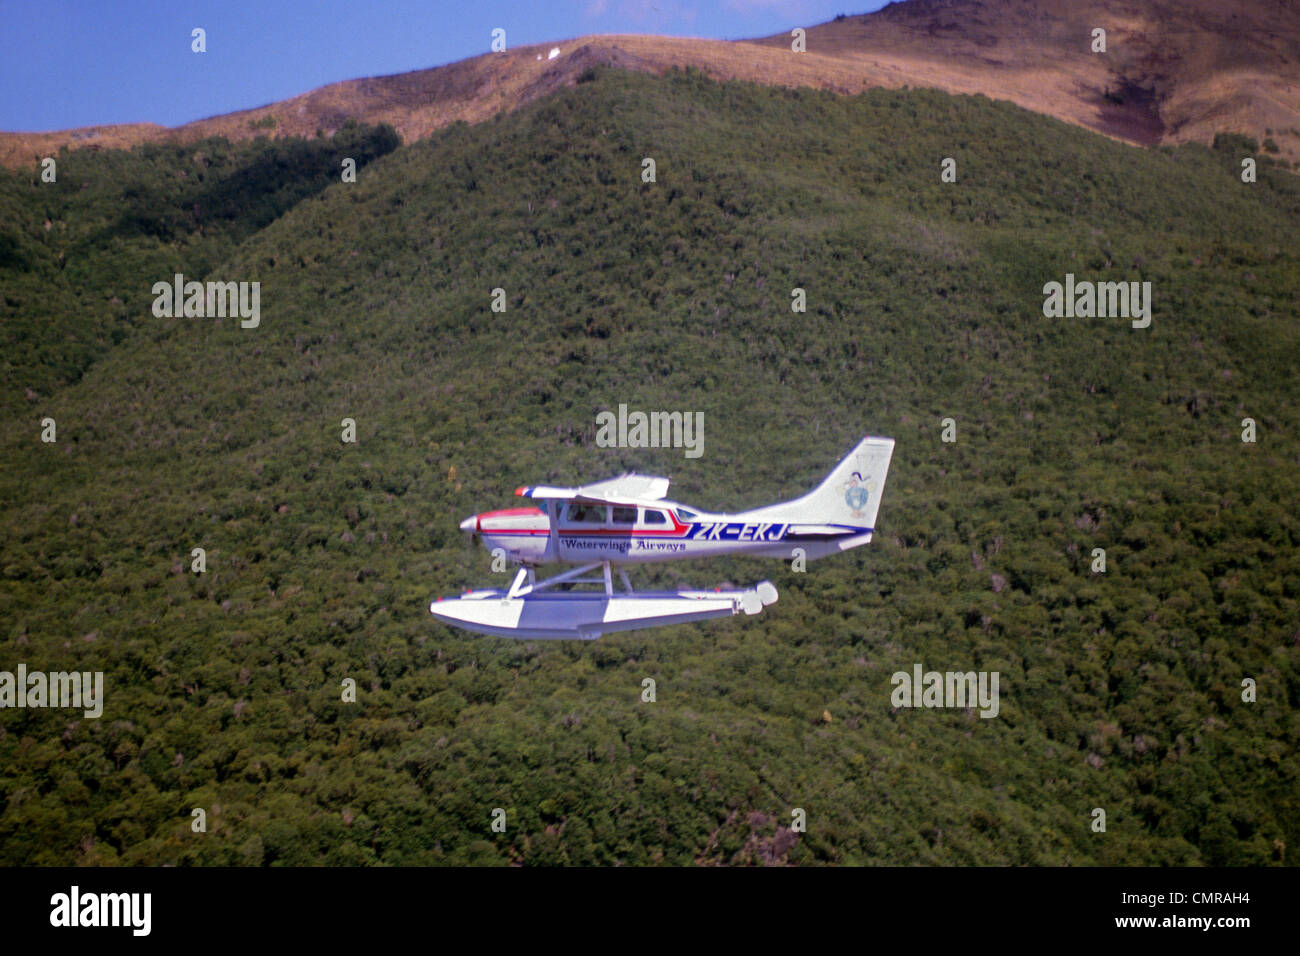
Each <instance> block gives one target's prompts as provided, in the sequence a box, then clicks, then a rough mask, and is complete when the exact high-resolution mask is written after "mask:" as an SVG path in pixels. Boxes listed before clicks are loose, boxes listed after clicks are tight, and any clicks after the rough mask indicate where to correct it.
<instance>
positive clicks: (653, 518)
mask: <svg viewBox="0 0 1300 956" xmlns="http://www.w3.org/2000/svg"><path fill="white" fill-rule="evenodd" d="M645 523H646V524H667V523H668V519H667V518H666V517H664V513H663V512H662V511H651V510H649V509H648V508H647V509H646V513H645Z"/></svg>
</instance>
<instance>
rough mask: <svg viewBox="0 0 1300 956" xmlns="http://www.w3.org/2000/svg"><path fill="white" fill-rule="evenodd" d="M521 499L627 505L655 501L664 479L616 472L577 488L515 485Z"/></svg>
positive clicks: (664, 486)
mask: <svg viewBox="0 0 1300 956" xmlns="http://www.w3.org/2000/svg"><path fill="white" fill-rule="evenodd" d="M515 494H516V495H519V496H520V497H521V498H545V499H551V500H557V501H586V502H591V503H593V504H607V505H630V504H637V503H642V502H646V501H659V500H661V499H662V498H663V497H664V496H665V495H667V494H668V479H667V478H656V477H653V476H651V475H635V474H627V475H619V476H618V477H617V478H608V479H606V480H605V481H597V482H595V483H593V484H590V485H583V486H582V487H580V488H554V487H551V486H549V485H525V486H523V487H522V488H516V489H515Z"/></svg>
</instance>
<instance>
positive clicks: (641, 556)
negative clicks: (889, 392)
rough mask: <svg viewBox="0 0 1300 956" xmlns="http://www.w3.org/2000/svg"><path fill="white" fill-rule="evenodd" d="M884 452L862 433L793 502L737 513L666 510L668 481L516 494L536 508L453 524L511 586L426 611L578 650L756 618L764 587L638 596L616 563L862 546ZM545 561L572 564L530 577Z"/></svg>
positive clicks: (816, 554) (640, 479)
mask: <svg viewBox="0 0 1300 956" xmlns="http://www.w3.org/2000/svg"><path fill="white" fill-rule="evenodd" d="M893 453H894V440H893V439H892V438H873V437H871V436H867V437H866V438H864V439H863V440H862V441H861V442H859V443H858V445H857V446H856V447H855V448H854V449H853V450H852V451H851V452H849V454H848V456H847V457H846V458H845V459H844V460H843V461H841V462H840V463H839V464H838V465H836V466H835V468H834V469H833V470H832V471H831V473H830V474H829V475H827V477H826V479H825V480H824V481H823V482H822V483H821V484H820V485H818V486H817V487H816V488H814V489H813V490H812V491H810V492H809V493H808V494H806V495H804V496H803V497H802V498H796V499H794V500H793V501H785V502H781V503H779V504H773V505H766V506H765V507H762V508H756V509H754V510H752V511H744V512H741V513H739V514H717V513H712V512H707V511H704V510H702V509H699V508H689V507H686V506H685V505H681V504H678V503H677V502H675V501H669V500H667V497H666V496H667V494H668V484H669V482H668V479H667V478H656V477H652V476H650V475H638V474H625V475H621V476H619V477H617V478H610V479H608V480H606V481H598V482H596V483H594V484H590V485H583V486H581V487H578V488H556V487H549V486H546V485H532V486H524V487H522V488H517V489H516V490H515V494H516V495H517V496H519V497H521V498H528V499H531V500H532V501H535V502H537V504H536V505H534V506H532V507H526V508H508V509H506V510H503V511H486V512H483V513H481V514H475V515H470V516H469V517H468V518H466V519H465V520H464V521H462V522H461V523H460V528H461V530H462V531H465V532H467V533H469V534H471V535H473V536H475V537H476V538H478V539H479V540H480V541H481V542H482V544H483V546H484V547H485V548H487V549H488V550H489V551H491V552H493V553H494V554H498V555H499V554H504V556H505V557H506V558H507V559H508V560H509V561H511V562H513V563H515V564H518V565H520V568H519V571H518V573H517V574H516V575H515V578H514V581H513V583H512V584H511V585H510V587H508V588H481V589H477V590H467V591H466V592H465V593H464V594H461V595H458V596H456V597H448V598H438V599H437V600H435V601H434V602H433V603H432V604H430V605H429V610H430V611H431V612H432V613H433V616H434V617H436V618H438V619H439V620H440V621H443V622H445V623H447V624H450V625H452V626H453V627H460V628H465V629H467V630H470V631H476V632H478V633H480V634H491V635H496V636H500V637H513V638H524V639H528V638H552V639H561V640H566V639H567V640H583V641H590V640H595V639H596V638H598V637H600V636H601V635H602V634H605V633H608V632H610V631H630V630H635V629H637V628H643V627H656V626H659V625H664V624H681V623H685V622H688V621H702V620H707V619H709V618H714V617H726V616H729V615H733V614H740V613H741V612H744V613H745V614H758V613H759V612H761V611H762V610H763V608H765V607H767V606H768V605H770V604H773V603H775V601H776V597H777V594H776V588H775V587H773V585H772V583H771V582H770V581H763V582H761V583H759V584H757V585H755V586H754V587H752V588H747V589H745V590H741V591H723V590H721V589H715V590H713V591H692V590H679V591H637V590H635V589H634V588H633V587H632V582H631V581H630V580H629V579H628V576H627V571H626V570H624V567H623V566H624V565H628V564H648V563H653V562H660V561H680V560H683V559H692V558H710V557H716V556H718V555H723V554H731V555H746V556H751V557H767V558H782V559H785V560H791V559H794V560H798V559H800V558H803V559H806V560H809V561H811V560H816V559H817V558H824V557H827V556H828V555H832V554H838V553H840V552H841V551H847V550H849V549H850V548H856V547H858V546H860V545H864V544H866V543H867V542H869V541H870V540H871V536H872V534H873V533H874V532H875V524H876V515H877V514H878V512H879V511H880V499H881V495H882V494H883V493H884V490H885V475H886V473H887V472H888V471H889V461H890V458H891V457H892V456H893ZM544 564H574V565H577V567H575V568H573V569H571V570H569V571H565V572H563V573H561V574H557V575H555V576H553V577H549V578H546V579H544V580H538V579H537V576H536V568H537V567H538V566H540V565H544ZM612 569H617V573H618V576H619V578H620V580H621V582H622V585H623V590H621V591H620V590H616V589H615V587H614V580H613V573H612ZM577 585H596V586H597V589H596V590H578V589H577V588H576V586H577Z"/></svg>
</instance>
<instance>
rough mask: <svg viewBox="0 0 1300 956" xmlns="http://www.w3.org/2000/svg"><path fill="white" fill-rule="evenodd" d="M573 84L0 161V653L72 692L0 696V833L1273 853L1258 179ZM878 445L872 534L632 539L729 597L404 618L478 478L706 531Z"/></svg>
mask: <svg viewBox="0 0 1300 956" xmlns="http://www.w3.org/2000/svg"><path fill="white" fill-rule="evenodd" d="M582 79H583V81H584V82H581V83H579V84H578V85H577V86H576V87H573V88H570V89H565V90H562V91H560V92H558V93H556V94H554V95H552V96H550V97H548V98H546V99H544V100H541V101H538V102H536V103H533V104H531V105H529V106H527V107H524V108H522V109H520V110H518V111H517V112H514V113H512V114H510V115H507V116H501V117H498V118H497V119H496V120H493V121H489V122H486V123H483V124H481V125H478V126H472V127H471V126H466V125H464V124H457V125H454V126H451V127H449V128H447V129H445V130H443V131H441V132H439V133H436V134H435V135H434V136H433V137H432V138H431V139H429V140H426V141H422V142H419V143H415V144H411V145H407V146H402V147H400V148H396V149H394V147H395V146H396V141H395V137H393V136H392V134H391V131H389V130H371V129H362V128H358V129H353V130H349V131H347V133H348V135H349V136H351V137H353V138H352V139H351V140H348V141H347V142H345V143H340V142H336V141H332V140H328V139H324V138H322V139H319V140H307V141H302V140H284V141H278V142H276V143H275V144H268V143H265V142H262V143H251V144H244V145H240V146H228V145H225V144H224V143H221V142H218V141H210V142H206V143H202V144H198V145H197V146H194V147H185V148H177V147H168V148H165V149H164V148H160V147H159V148H150V149H142V150H136V151H132V152H130V153H119V152H113V151H102V152H97V153H92V152H87V151H81V152H76V153H73V154H71V155H68V156H66V157H65V158H63V159H62V160H61V161H60V172H59V178H58V182H57V183H56V184H48V183H41V182H40V178H39V174H38V173H37V172H33V171H31V170H27V171H23V172H20V173H7V172H6V173H3V174H0V208H2V209H3V216H2V217H0V283H3V296H4V313H3V330H4V333H3V334H4V341H5V343H6V345H5V356H4V363H5V364H4V373H3V374H4V377H3V382H0V385H2V386H3V395H0V409H2V410H3V413H4V414H3V425H2V428H0V456H2V458H0V461H2V462H3V464H2V465H0V508H2V509H3V510H2V511H0V534H2V535H3V558H2V559H0V620H2V621H3V631H2V632H0V638H2V643H0V670H10V671H12V670H14V669H15V668H16V666H17V664H18V663H19V662H23V663H25V664H26V665H27V667H28V669H30V670H37V669H41V670H69V669H73V668H75V669H78V670H86V671H96V670H102V671H103V672H104V674H105V683H106V694H105V697H106V699H105V704H104V713H103V716H102V717H101V718H99V719H84V718H82V716H81V714H80V712H73V711H59V710H48V709H47V710H39V709H25V710H18V709H6V710H4V711H2V712H0V860H2V861H3V862H4V863H6V864H10V865H13V864H66V863H77V864H106V863H127V864H139V863H147V864H162V863H175V864H237V865H242V864H249V865H265V864H281V865H285V864H315V863H328V864H353V863H385V864H414V863H502V864H504V863H512V862H520V863H528V864H544V863H564V862H567V863H602V864H614V863H624V864H644V863H654V862H667V863H673V864H684V863H695V862H699V863H773V862H790V863H798V864H816V863H892V864H915V863H925V864H1066V863H1069V864H1082V865H1090V864H1135V865H1150V864H1196V863H1206V864H1228V865H1243V864H1250V865H1257V864H1285V863H1289V862H1291V861H1292V859H1293V857H1294V851H1291V850H1289V847H1294V846H1295V845H1296V842H1297V840H1300V832H1298V830H1300V827H1298V824H1297V820H1300V800H1298V799H1297V794H1300V786H1298V781H1297V772H1298V771H1300V758H1297V748H1296V745H1297V737H1298V736H1300V733H1298V730H1300V726H1298V725H1297V718H1296V713H1297V711H1296V706H1297V703H1300V675H1298V673H1297V656H1298V655H1300V617H1298V615H1297V608H1298V601H1297V597H1298V591H1300V558H1298V557H1297V555H1298V553H1300V552H1298V550H1297V544H1298V543H1300V518H1297V515H1296V509H1295V503H1296V502H1297V501H1298V500H1300V474H1298V472H1297V464H1300V442H1297V439H1296V435H1297V428H1298V427H1300V420H1298V418H1300V403H1297V401H1296V391H1297V389H1296V361H1297V357H1298V356H1300V325H1298V324H1297V318H1298V316H1297V289H1298V287H1300V261H1298V258H1297V251H1296V244H1295V228H1296V223H1297V222H1300V181H1297V180H1296V178H1295V177H1294V176H1292V175H1291V174H1289V173H1285V172H1281V171H1278V170H1276V169H1274V168H1271V167H1270V165H1269V164H1268V162H1267V161H1266V158H1263V157H1258V159H1259V162H1260V169H1259V181H1258V182H1256V183H1250V184H1247V183H1243V182H1242V181H1241V177H1240V172H1241V159H1242V158H1243V156H1245V155H1248V153H1247V151H1253V150H1254V148H1255V147H1254V144H1252V143H1249V142H1244V141H1242V140H1241V139H1240V138H1233V137H1224V138H1222V139H1221V141H1220V142H1219V144H1218V148H1216V149H1213V150H1211V149H1208V148H1205V147H1200V146H1186V147H1179V148H1177V149H1167V148H1162V149H1159V150H1145V149H1138V148H1133V147H1129V146H1125V145H1122V144H1119V143H1116V142H1114V141H1111V140H1108V139H1105V138H1103V137H1101V136H1099V135H1095V134H1091V133H1087V132H1083V131H1080V130H1079V129H1077V128H1074V127H1070V126H1067V125H1065V124H1063V123H1061V122H1058V121H1055V120H1051V119H1047V118H1044V117H1041V116H1038V115H1035V114H1031V113H1028V112H1025V111H1023V110H1020V109H1018V108H1016V107H1013V106H1010V105H1008V104H1004V103H995V102H992V101H989V100H987V99H985V98H983V97H978V96H977V97H963V96H950V95H948V94H943V93H938V92H933V91H915V90H910V91H909V90H904V91H881V90H875V91H870V92H867V93H864V94H862V95H857V96H849V97H838V96H835V95H832V94H829V93H818V92H812V91H807V90H802V91H800V90H784V89H771V88H762V87H758V86H753V85H748V84H741V83H727V84H719V83H715V82H713V81H710V80H708V79H705V78H703V77H702V76H700V75H699V74H697V73H690V72H688V73H679V72H674V73H670V74H669V75H667V76H665V77H661V78H656V77H653V76H649V75H644V74H636V73H624V72H620V71H612V70H608V71H607V70H593V71H590V72H588V73H587V74H584V76H583V78H582ZM339 135H340V136H342V135H344V134H343V133H340V134H339ZM363 153H364V158H365V159H369V160H370V161H369V162H368V163H363V162H362V158H363V156H362V154H363ZM342 156H354V157H357V159H358V166H359V167H360V170H359V172H358V176H357V181H356V182H355V183H345V182H341V181H339V176H338V170H339V162H340V157H342ZM200 157H203V158H202V159H200ZM647 157H649V158H653V159H654V160H655V164H656V182H653V183H646V182H643V181H642V175H641V173H642V168H643V167H642V161H643V159H645V158H647ZM945 157H952V158H954V159H955V160H956V169H957V181H956V182H953V183H944V182H941V180H940V163H941V161H942V160H943V159H944V158H945ZM205 162H206V163H207V164H209V165H207V166H205V165H204V164H205ZM200 169H204V170H206V172H205V173H204V175H203V178H202V181H201V182H200V181H198V170H200ZM214 170H220V171H221V172H220V175H215V174H214V172H213V171H214ZM327 184H328V185H327ZM47 220H48V222H49V225H48V227H47V226H46V222H47ZM175 272H184V273H186V275H187V277H192V278H198V279H204V278H216V279H221V280H230V281H250V282H251V281H257V282H260V283H261V322H260V325H259V326H258V327H257V328H255V329H248V328H241V327H240V323H239V322H238V321H233V320H230V319H225V320H216V319H205V318H157V317H155V316H154V315H153V313H152V312H151V310H150V304H151V302H152V300H153V296H152V295H151V294H150V289H151V287H152V285H153V284H154V283H155V282H158V281H169V280H170V279H171V277H172V274H173V273H175ZM1067 273H1073V274H1075V275H1076V276H1078V277H1079V278H1087V279H1091V280H1095V281H1109V280H1115V281H1149V282H1151V284H1152V289H1153V300H1154V307H1153V313H1152V322H1151V325H1150V327H1149V328H1146V329H1134V328H1132V327H1131V324H1130V322H1129V321H1128V320H1127V319H1124V318H1107V319H1097V318H1071V319H1049V318H1045V317H1044V314H1043V286H1044V284H1045V283H1048V282H1051V281H1058V282H1059V281H1062V280H1063V279H1064V277H1065V275H1066V274H1067ZM796 287H798V288H802V289H804V290H806V294H807V303H808V309H807V312H806V313H803V314H798V313H792V311H791V290H792V289H795V288H796ZM495 288H502V289H504V290H505V292H506V301H507V311H505V312H504V313H494V312H492V311H491V310H490V303H491V300H492V290H493V289H495ZM619 403H626V404H628V405H629V406H630V407H633V408H642V409H662V410H680V411H688V410H689V411H702V412H704V414H705V423H706V428H705V445H704V454H703V456H702V457H700V458H698V459H688V458H686V457H685V456H684V455H683V454H682V452H681V450H672V449H659V450H653V451H651V450H635V449H623V450H619V449H604V448H597V447H596V446H595V441H594V437H595V424H594V421H595V416H596V414H597V413H598V412H599V411H601V410H604V409H613V408H616V407H617V405H618V404H619ZM46 417H50V418H53V419H55V421H56V422H57V442H55V443H46V442H42V441H41V430H42V426H41V420H42V419H43V418H46ZM344 418H352V419H354V420H355V422H356V427H357V435H358V442H357V443H356V444H345V443H343V442H342V441H341V440H340V434H341V428H342V426H341V423H342V420H343V419H344ZM945 418H951V419H953V421H954V423H955V427H956V437H957V440H956V442H954V443H947V442H944V441H942V440H941V432H942V427H941V424H940V423H941V420H943V419H945ZM1244 418H1251V419H1253V420H1254V421H1255V423H1256V427H1257V432H1258V441H1256V442H1254V443H1245V442H1243V441H1242V440H1241V433H1242V428H1243V426H1242V420H1243V419H1244ZM866 433H871V434H878V435H888V436H892V437H894V438H895V439H896V440H897V449H896V452H895V455H894V462H893V467H892V470H891V472H890V476H889V484H888V488H887V490H886V493H885V499H884V505H883V507H882V510H881V512H880V517H879V521H878V529H879V530H878V533H877V536H876V539H875V541H873V542H872V543H871V544H870V545H869V546H867V547H864V548H860V549H858V550H855V551H853V552H850V553H848V554H844V555H841V556H838V557H835V558H830V559H827V560H824V561H820V562H816V563H812V564H809V565H808V569H807V572H806V573H798V572H795V571H793V570H792V569H791V567H790V566H789V563H788V562H787V563H782V562H756V561H743V560H734V561H715V562H708V563H698V564H678V565H670V566H666V567H660V568H657V569H653V570H649V571H647V570H638V571H635V572H634V577H635V579H636V581H637V582H638V583H639V584H646V585H650V584H659V585H667V586H673V585H675V584H677V583H679V582H680V583H682V584H690V585H696V586H710V587H711V586H714V585H717V584H722V583H724V582H726V581H730V582H732V583H734V584H743V585H749V584H752V583H754V582H755V581H758V580H760V579H762V578H770V579H771V580H772V581H773V582H774V583H775V584H776V586H777V588H778V590H779V592H780V600H779V602H778V603H777V604H776V605H774V606H772V607H770V608H768V609H767V610H766V611H765V612H764V613H763V614H762V615H760V616H758V617H754V618H737V619H733V620H724V621H713V622H708V623H706V624H700V625H691V626H680V627H671V628H662V629H657V630H650V631H640V632H634V633H629V634H623V635H617V634H616V635H609V636H607V637H605V638H602V639H601V640H600V641H598V642H595V643H591V644H585V643H583V644H578V643H545V642H529V643H522V642H511V641H508V640H501V639H492V638H485V637H479V636H474V635H470V634H466V633H463V632H459V631H453V630H449V629H447V628H445V627H443V626H441V625H439V624H437V623H436V622H435V621H433V620H432V619H431V617H430V615H429V613H428V610H427V605H428V602H429V600H430V598H432V597H434V596H436V595H439V594H451V593H455V592H457V591H459V590H462V589H463V588H465V587H468V586H481V585H486V584H490V583H493V582H494V581H495V582H496V583H504V582H505V581H506V576H505V575H504V574H495V575H494V574H493V572H492V571H491V568H490V558H489V556H488V555H487V554H486V553H485V552H484V551H483V550H482V549H481V548H479V549H475V548H474V547H473V546H472V544H471V543H470V542H468V541H466V540H465V538H464V537H463V536H462V534H461V533H460V532H459V531H458V530H457V522H458V521H459V520H460V519H462V518H463V517H465V516H466V515H468V514H471V513H473V512H475V511H482V510H487V509H490V508H494V507H508V506H510V505H511V504H512V503H513V502H514V501H515V499H513V498H512V497H511V495H510V492H511V491H512V490H513V489H514V488H515V487H516V486H518V485H521V484H530V483H542V482H546V483H553V484H574V483H580V482H583V481H589V480H595V479H598V478H603V477H607V476H610V475H613V474H617V473H619V472H620V471H623V470H627V469H636V470H638V471H642V472H647V473H650V474H663V475H668V476H670V477H671V478H672V479H673V482H674V486H673V489H672V497H674V498H677V499H680V500H682V501H684V502H688V503H692V504H698V505H700V506H703V507H707V508H716V509H724V508H731V509H739V508H744V507H751V506H756V505H759V504H763V503H766V502H769V501H775V500H778V499H780V498H782V497H789V496H793V495H795V494H798V493H801V492H802V491H804V490H806V489H807V488H808V487H810V486H811V485H812V484H814V483H815V482H817V481H818V480H820V479H821V477H822V476H823V475H824V474H825V472H826V471H827V470H828V469H829V468H830V467H831V466H832V465H833V464H834V463H835V462H836V461H838V460H839V458H840V457H841V456H842V455H843V454H844V453H845V452H846V451H847V450H848V449H849V448H850V447H851V446H852V445H853V444H854V443H855V441H857V440H858V439H859V438H860V437H861V436H862V435H863V434H866ZM197 547H201V548H204V549H205V551H206V560H207V570H206V572H205V573H203V574H195V573H192V572H191V570H190V567H191V550H192V549H193V548H197ZM1095 548H1103V549H1105V552H1106V571H1105V572H1104V573H1094V572H1093V571H1092V570H1091V566H1092V564H1093V560H1094V559H1093V549H1095ZM917 663H920V664H922V665H923V666H924V667H925V668H926V669H927V670H928V669H935V670H941V671H945V670H959V671H966V670H980V669H982V670H991V671H994V670H995V671H998V672H999V673H1000V675H1001V707H1000V712H999V714H998V716H997V717H996V718H993V719H981V718H980V717H979V716H978V715H977V714H976V713H975V712H973V711H966V710H924V709H902V710H895V709H894V708H893V707H892V706H891V702H890V694H891V691H892V689H893V688H892V685H891V682H890V675H891V674H892V673H894V672H895V671H899V670H905V671H909V672H910V671H911V669H912V667H913V665H914V664H917ZM647 677H649V678H653V679H654V680H655V681H656V684H657V700H656V701H655V702H653V703H645V702H642V699H641V693H642V681H643V680H644V679H645V678H647ZM348 678H351V679H354V680H355V681H356V683H357V687H358V691H357V701H356V703H345V702H343V701H342V700H341V685H342V683H343V682H344V680H345V679H348ZM1243 678H1251V679H1253V680H1254V681H1256V682H1257V685H1258V700H1257V701H1256V702H1254V703H1245V702H1243V700H1242V697H1241V692H1242V680H1243ZM195 808H202V809H204V810H205V812H206V817H207V832H206V833H196V832H193V830H192V827H191V820H192V816H191V814H192V811H193V809H195ZM494 808H502V809H504V810H505V811H506V817H507V821H508V825H507V830H506V832H505V833H494V832H492V830H491V829H490V823H491V818H492V811H493V810H494ZM795 808H802V809H803V810H805V811H806V813H807V820H808V826H807V832H806V833H793V832H791V831H790V829H789V828H790V823H791V819H792V817H791V811H792V810H793V809H795ZM1094 808H1104V809H1105V811H1106V814H1107V829H1106V832H1105V833H1097V832H1094V831H1093V829H1092V826H1091V824H1092V820H1093V817H1092V812H1093V810H1094Z"/></svg>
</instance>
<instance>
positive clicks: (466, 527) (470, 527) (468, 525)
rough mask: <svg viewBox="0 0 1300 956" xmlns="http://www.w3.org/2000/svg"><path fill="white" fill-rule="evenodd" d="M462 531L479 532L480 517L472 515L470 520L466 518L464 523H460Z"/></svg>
mask: <svg viewBox="0 0 1300 956" xmlns="http://www.w3.org/2000/svg"><path fill="white" fill-rule="evenodd" d="M460 530H461V531H470V532H473V531H477V530H478V515H470V516H469V517H468V518H466V519H465V520H464V521H462V522H461V523H460Z"/></svg>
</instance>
